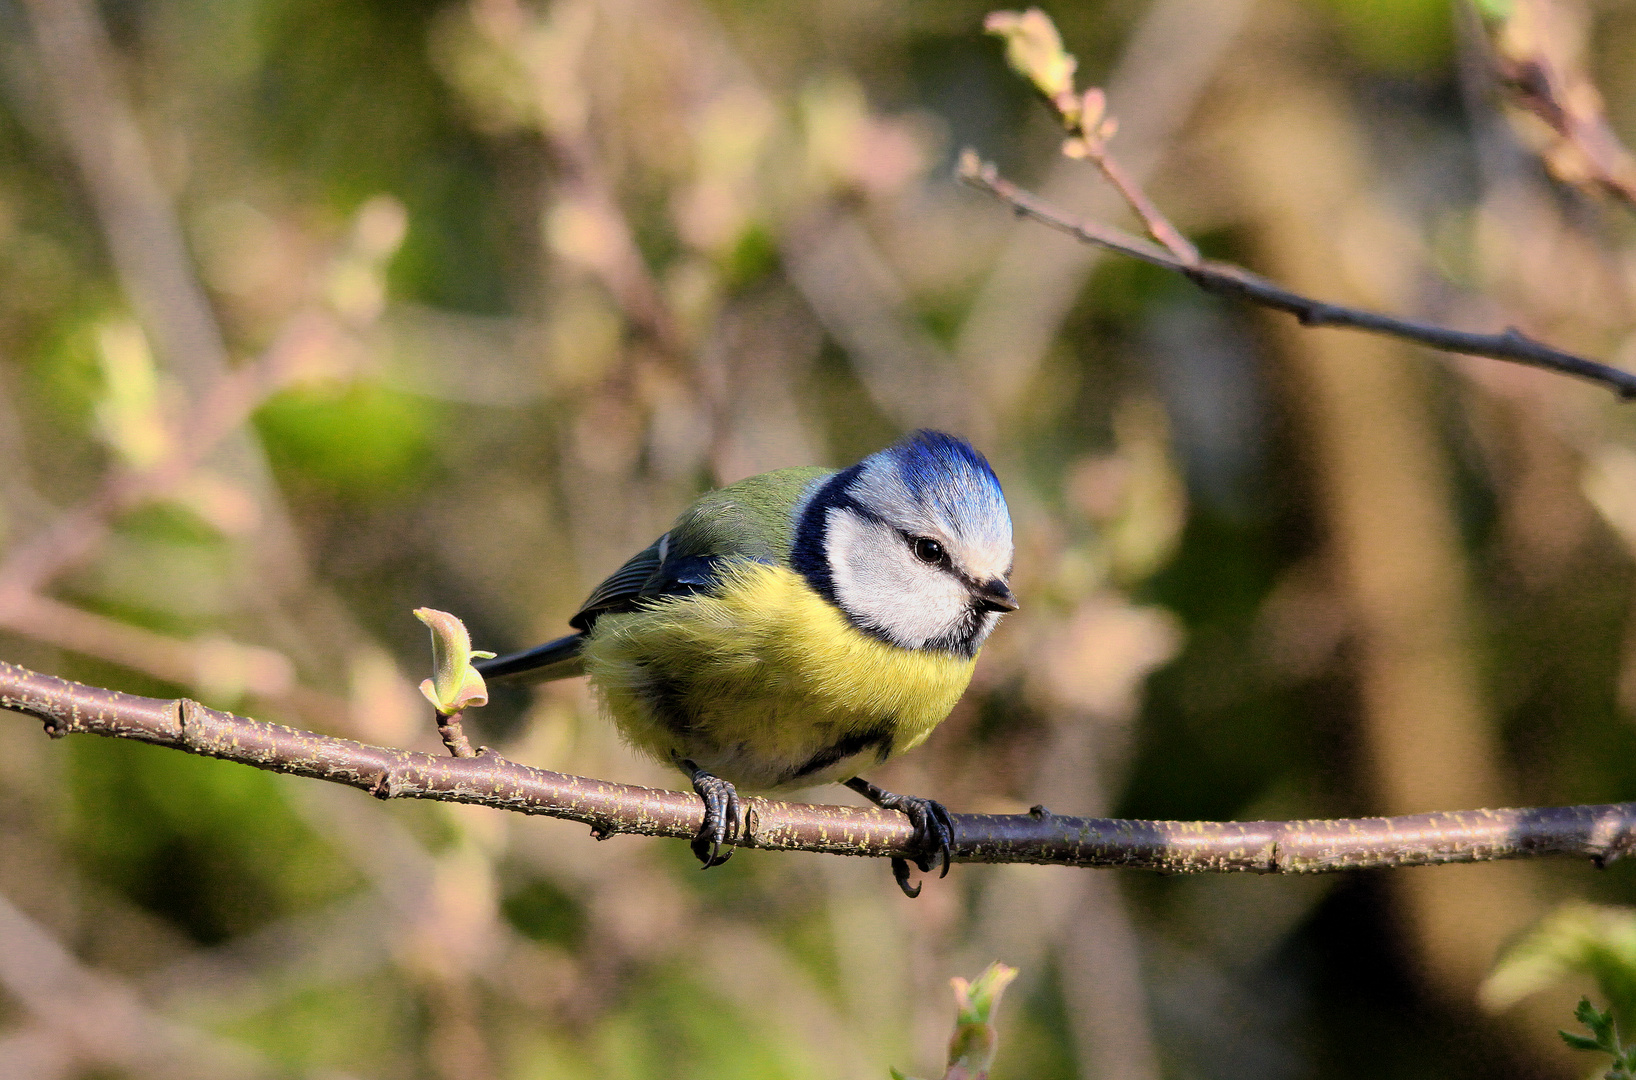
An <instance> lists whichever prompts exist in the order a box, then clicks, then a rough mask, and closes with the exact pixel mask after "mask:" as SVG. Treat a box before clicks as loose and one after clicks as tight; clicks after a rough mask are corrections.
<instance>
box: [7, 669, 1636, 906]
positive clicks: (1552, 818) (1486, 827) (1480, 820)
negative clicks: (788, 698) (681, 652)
mask: <svg viewBox="0 0 1636 1080" xmlns="http://www.w3.org/2000/svg"><path fill="white" fill-rule="evenodd" d="M0 707H3V708H7V709H12V710H15V711H17V712H20V713H24V714H27V715H29V716H33V717H35V718H37V719H39V720H42V721H44V723H45V729H46V733H47V734H49V735H51V736H53V737H61V736H63V735H68V734H71V733H76V732H82V733H88V734H93V735H108V736H113V737H116V738H126V739H138V740H140V741H142V742H148V743H154V744H157V745H160V746H168V747H171V748H173V749H177V750H185V751H187V752H188V753H193V754H200V755H203V756H205V757H215V758H222V759H224V760H227V761H236V762H239V763H241V764H245V765H253V766H255V767H256V768H260V769H266V770H268V771H271V772H279V773H288V774H291V775H295V776H308V777H313V778H315V779H319V780H328V781H331V782H332V783H338V784H346V785H348V786H349V787H355V788H358V789H360V790H363V791H367V792H369V793H370V794H372V795H375V796H376V797H378V798H382V799H404V798H407V799H433V800H438V801H443V802H463V803H473V804H476V805H480V806H491V807H495V808H497V809H502V810H514V811H517V812H519V813H525V814H540V815H544V816H547V817H558V818H567V819H569V820H571V821H579V822H582V823H584V824H587V825H589V826H591V831H592V833H593V835H595V836H597V837H599V838H605V837H608V836H611V835H613V834H615V833H637V834H641V835H647V836H670V837H677V838H685V839H692V838H693V836H695V835H696V834H697V833H698V830H699V826H700V824H701V818H702V816H703V815H702V808H701V805H700V801H699V799H698V797H697V796H696V795H694V794H692V793H689V792H680V791H659V790H655V789H652V788H643V787H634V786H631V785H628V784H615V783H610V782H608V781H605V780H593V779H588V778H586V777H581V776H567V775H564V774H562V773H555V772H549V771H547V770H545V769H536V768H533V767H531V766H528V765H521V764H518V763H517V762H514V761H509V760H507V759H506V758H504V757H502V756H500V755H499V754H497V753H495V752H494V751H493V750H488V749H485V750H483V751H482V752H481V753H479V754H477V755H476V756H475V757H469V758H466V757H438V756H435V755H432V754H423V753H417V752H415V751H410V750H397V749H391V748H387V747H380V746H368V745H365V744H363V743H359V742H353V741H352V740H350V739H337V738H331V737H329V736H325V735H319V734H316V733H314V732H310V731H300V730H297V729H295V728H289V727H284V726H282V725H279V724H270V723H267V722H265V721H261V720H251V719H247V718H245V717H240V716H234V715H233V714H231V713H226V712H220V711H218V710H215V709H207V708H205V707H204V706H202V705H200V704H199V703H197V702H195V701H189V700H187V699H185V698H183V699H174V700H165V699H162V698H146V697H136V696H134V695H131V694H123V693H120V692H118V691H115V690H104V689H99V688H97V687H91V686H86V685H83V684H81V683H75V682H70V681H68V680H66V679H59V678H57V677H55V676H52V675H41V674H39V673H37V672H33V671H29V670H28V669H26V668H21V667H17V666H15V665H12V664H6V663H0ZM745 802H746V804H747V813H746V815H745V822H744V828H743V830H742V832H741V836H742V837H743V839H742V840H741V843H742V844H743V846H746V847H757V848H767V849H773V850H781V851H818V852H827V853H830V854H835V855H861V856H868V857H873V858H888V857H904V856H911V857H912V856H913V855H914V854H915V853H916V852H915V849H914V846H913V845H914V836H913V829H912V828H911V826H910V825H909V822H908V819H907V818H905V817H904V816H903V815H901V814H896V813H891V812H889V811H885V810H879V809H873V808H869V809H865V808H862V807H851V806H814V805H809V804H805V803H786V802H776V801H773V800H770V799H761V798H749V799H746V800H745ZM953 817H954V826H955V842H954V858H955V861H957V862H982V863H1051V864H1056V865H1062V866H1126V867H1139V868H1144V869H1149V870H1161V871H1165V872H1169V873H1229V872H1244V871H1247V872H1253V873H1262V874H1305V873H1323V872H1327V871H1334V870H1350V869H1362V868H1369V867H1397V866H1426V865H1433V864H1441V863H1464V862H1487V861H1491V860H1495V859H1519V858H1531V857H1538V856H1543V855H1568V856H1574V857H1578V858H1588V859H1592V860H1594V861H1595V862H1596V863H1597V864H1598V865H1605V864H1606V863H1609V862H1612V861H1613V860H1615V859H1618V858H1620V857H1622V856H1623V855H1625V854H1626V853H1627V852H1628V851H1630V850H1631V849H1632V848H1633V847H1636V803H1615V804H1609V805H1602V806H1564V807H1547V808H1532V809H1516V810H1463V811H1454V812H1446V813H1435V814H1414V815H1410V816H1406V817H1395V818H1353V819H1343V820H1336V821H1246V822H1233V821H1227V822H1211V821H1192V822H1181V821H1121V820H1117V819H1110V818H1079V817H1059V816H1057V815H1055V814H1052V813H1050V812H1049V811H1047V810H1045V808H1044V807H1035V809H1034V810H1033V811H1032V812H1031V813H1028V814H955V815H953Z"/></svg>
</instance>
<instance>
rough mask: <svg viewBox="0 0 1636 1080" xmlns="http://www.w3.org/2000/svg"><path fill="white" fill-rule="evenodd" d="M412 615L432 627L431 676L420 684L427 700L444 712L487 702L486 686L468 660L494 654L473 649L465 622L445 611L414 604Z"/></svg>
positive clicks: (454, 711)
mask: <svg viewBox="0 0 1636 1080" xmlns="http://www.w3.org/2000/svg"><path fill="white" fill-rule="evenodd" d="M415 618H417V619H419V620H420V621H421V622H423V623H425V624H426V625H427V627H428V628H429V629H430V630H431V631H432V677H431V678H430V679H426V680H425V681H423V682H422V683H421V684H420V692H421V693H422V694H425V695H426V700H427V701H430V702H431V703H432V707H433V708H434V709H436V710H437V711H438V712H439V713H441V714H442V715H444V716H452V715H453V714H455V713H457V712H460V711H461V710H462V709H468V708H475V707H479V706H483V705H487V704H488V703H489V691H488V687H487V686H485V685H483V676H481V675H479V674H478V673H477V671H476V669H475V668H473V667H472V666H471V662H472V658H473V657H482V658H485V659H486V658H488V657H491V656H493V655H494V654H493V653H491V652H484V651H481V650H473V649H472V647H471V635H470V634H469V633H467V632H466V624H465V623H463V622H461V621H460V620H459V619H457V618H455V617H454V616H453V615H450V614H449V613H448V612H446V611H438V610H436V609H434V608H416V609H415Z"/></svg>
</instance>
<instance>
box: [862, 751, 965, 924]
mask: <svg viewBox="0 0 1636 1080" xmlns="http://www.w3.org/2000/svg"><path fill="white" fill-rule="evenodd" d="M844 783H845V784H846V786H847V787H849V788H851V789H852V790H853V791H856V792H857V793H858V794H859V795H862V796H863V797H864V798H866V799H868V800H869V801H870V802H872V803H874V804H875V805H876V806H878V807H880V808H881V809H882V810H900V811H902V812H903V813H904V814H906V815H908V818H909V823H910V824H911V825H913V826H914V827H915V838H914V846H915V849H916V850H917V851H918V854H917V855H916V856H915V865H916V866H918V867H920V872H921V873H923V874H929V873H931V872H932V870H933V869H934V868H935V867H936V866H937V864H938V863H939V862H941V863H942V864H943V873H942V874H941V875H940V876H942V877H948V876H949V849H950V847H952V846H953V844H954V820H953V819H952V818H950V817H949V812H948V810H947V809H946V808H945V807H944V806H943V804H942V803H940V802H936V801H935V800H932V799H922V798H920V797H918V796H915V795H894V794H893V793H892V792H890V791H886V790H884V789H882V788H878V787H876V786H875V785H874V784H871V783H870V782H869V781H867V780H865V779H864V778H863V777H861V776H854V777H853V778H852V779H850V780H847V781H844ZM892 876H893V877H894V878H896V879H897V883H898V888H900V889H902V890H903V893H904V895H905V896H907V897H909V898H910V899H911V900H912V899H914V898H915V897H917V896H919V895H920V886H919V885H914V886H911V885H910V884H909V863H908V861H907V860H905V859H903V858H901V857H894V858H893V859H892Z"/></svg>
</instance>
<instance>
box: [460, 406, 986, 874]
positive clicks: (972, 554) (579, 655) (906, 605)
mask: <svg viewBox="0 0 1636 1080" xmlns="http://www.w3.org/2000/svg"><path fill="white" fill-rule="evenodd" d="M1013 552H1014V548H1013V544H1012V538H1011V516H1010V513H1009V512H1008V511H1007V509H1006V502H1005V496H1004V495H1003V494H1002V493H1001V491H1000V482H999V480H998V479H996V478H995V475H994V470H993V469H991V468H990V467H989V464H988V462H987V461H986V460H985V459H984V458H983V456H982V455H981V454H980V453H978V452H977V451H976V450H975V449H973V448H972V446H971V445H970V444H969V443H967V442H965V441H964V440H962V439H958V438H956V437H954V436H952V435H945V434H942V433H940V432H935V431H917V432H914V433H913V434H911V435H908V436H907V437H905V438H903V439H901V440H900V441H898V442H897V443H894V444H893V445H891V446H889V447H887V448H886V449H884V450H881V451H879V452H877V453H875V454H871V455H870V456H869V457H867V458H864V459H863V460H862V461H860V462H859V463H858V464H856V465H853V466H852V467H851V468H849V469H844V470H842V471H840V472H834V471H832V470H828V469H820V468H795V469H780V470H778V471H777V472H770V473H765V474H763V475H761V476H753V477H750V478H749V479H747V480H741V481H739V482H738V483H736V484H731V485H729V486H727V487H724V488H721V489H719V490H716V491H712V492H710V493H708V494H706V495H704V496H703V497H701V498H700V499H699V500H698V501H696V502H695V503H693V505H692V506H690V507H688V508H687V509H686V510H685V511H683V513H682V515H681V516H680V517H678V518H677V519H676V523H675V524H674V525H672V526H671V528H670V531H669V532H667V533H665V534H664V535H663V536H661V537H659V539H658V540H655V541H654V542H653V543H652V544H651V545H650V546H649V547H647V548H646V549H644V550H643V551H641V552H640V553H638V554H637V555H636V556H635V557H633V558H632V559H631V560H630V561H629V562H627V563H626V564H625V565H624V566H622V567H620V568H619V570H618V571H616V572H615V573H614V574H613V576H612V577H610V578H608V580H606V581H604V582H603V583H602V584H601V585H599V586H597V588H596V590H595V591H594V592H592V593H591V596H590V598H589V599H587V600H586V601H585V603H584V604H583V605H581V607H580V609H579V612H578V613H577V614H575V615H574V617H573V618H571V619H569V620H568V624H569V625H570V626H571V627H573V628H574V631H575V632H574V633H571V634H568V635H567V636H565V637H561V638H558V639H556V640H555V641H549V642H547V643H545V644H544V645H540V646H538V647H536V648H533V649H530V650H528V651H526V652H521V653H517V654H514V655H511V656H503V657H499V658H498V659H492V660H486V661H483V662H480V663H478V664H477V665H476V667H477V670H478V671H479V672H480V673H481V674H482V675H483V677H484V678H485V679H492V678H500V679H504V678H507V677H515V676H525V677H528V678H530V679H560V678H571V677H573V676H576V675H581V674H584V675H589V676H590V679H591V683H592V684H593V686H594V687H595V688H596V690H597V692H598V693H599V695H600V697H601V699H602V701H603V702H604V704H605V706H606V708H607V711H608V712H609V713H610V714H611V715H612V717H613V719H614V721H615V722H616V723H617V724H618V726H619V729H620V731H621V732H622V733H623V734H624V736H625V738H626V739H627V740H628V741H629V742H630V743H631V745H632V746H634V747H636V748H637V749H638V750H641V751H643V752H645V753H647V754H649V755H651V756H652V757H654V758H656V759H657V760H659V761H661V762H665V763H667V764H672V765H674V766H676V767H677V768H679V769H680V770H681V771H682V772H684V773H686V774H687V776H688V778H689V779H690V780H691V781H692V784H693V790H694V791H696V792H697V793H698V794H699V797H700V798H701V799H703V801H704V809H705V813H704V823H703V825H702V826H701V828H700V830H699V833H698V835H697V836H696V837H695V838H694V841H693V853H694V854H695V855H697V856H698V857H699V860H700V861H701V862H703V863H704V865H705V868H707V869H708V868H709V867H711V866H717V865H719V864H721V863H723V862H726V861H727V858H728V856H729V855H731V853H732V847H731V845H732V844H733V843H734V842H735V841H736V840H737V838H738V832H739V820H740V814H739V800H738V789H739V788H744V789H747V790H751V791H773V790H777V789H780V788H793V787H806V786H809V785H813V784H819V783H826V782H832V781H843V782H844V783H845V784H846V785H847V786H848V787H850V788H852V789H853V790H854V791H857V792H859V793H860V794H862V795H864V796H865V797H866V798H868V799H870V800H871V801H872V802H874V803H875V804H876V805H878V806H881V807H884V808H886V809H891V810H899V811H902V812H903V813H904V814H906V815H907V816H908V817H909V820H910V821H911V823H912V824H913V825H914V829H915V850H916V851H917V853H918V854H917V855H916V857H915V862H916V864H917V865H918V866H919V867H920V869H921V871H922V872H930V871H931V870H932V869H933V868H934V867H935V866H936V864H937V863H938V862H939V861H941V863H942V865H943V873H944V874H945V875H946V874H947V873H948V868H949V849H950V844H951V843H952V842H953V825H952V822H951V820H950V818H949V814H948V811H947V810H945V809H944V808H943V806H942V805H941V804H939V803H937V802H934V801H932V800H930V799H923V798H917V797H914V796H907V795H895V794H892V793H891V792H888V791H883V790H881V789H880V788H878V787H876V786H875V785H873V784H871V783H869V782H868V781H867V780H864V779H862V778H861V777H859V776H858V772H859V771H860V770H862V769H866V768H868V767H870V766H872V765H877V764H880V763H883V762H885V761H886V760H887V759H888V758H891V757H893V756H895V755H897V754H900V753H903V752H904V751H906V750H911V749H913V748H914V747H916V746H918V745H920V743H922V742H923V741H925V739H926V737H927V736H928V735H930V734H931V731H932V729H933V728H934V727H936V726H937V725H938V724H939V723H940V722H941V721H942V720H943V718H944V717H946V716H948V714H949V711H950V710H951V709H952V708H953V707H954V703H955V702H956V701H957V700H958V699H959V697H960V695H961V694H962V693H963V692H964V691H965V689H966V684H967V683H968V682H969V681H970V680H971V674H972V669H973V667H974V666H975V664H976V658H977V652H978V650H979V649H980V648H981V647H982V645H983V641H984V640H985V639H986V638H987V637H988V635H989V633H990V631H992V630H993V629H994V626H995V624H996V623H997V622H998V621H999V618H1000V616H1001V615H1002V614H1004V613H1005V612H1008V611H1015V610H1017V601H1016V599H1015V598H1014V597H1013V596H1012V593H1011V588H1010V585H1009V583H1008V579H1009V577H1010V575H1011V568H1012V559H1013ZM724 845H725V846H727V851H726V853H725V854H724V853H723V852H722V848H723V846H724ZM892 870H893V874H894V876H895V877H896V878H897V881H898V884H899V885H900V886H901V887H902V888H903V890H904V892H906V893H908V895H910V896H915V895H917V894H918V893H919V892H920V886H919V885H915V886H913V887H912V888H911V887H910V885H909V868H908V863H907V862H906V861H905V860H904V859H901V858H899V859H894V860H893V862H892Z"/></svg>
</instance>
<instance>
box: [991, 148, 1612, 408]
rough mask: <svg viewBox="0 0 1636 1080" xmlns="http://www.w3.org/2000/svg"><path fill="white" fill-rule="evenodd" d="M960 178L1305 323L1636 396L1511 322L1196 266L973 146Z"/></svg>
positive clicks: (1072, 232)
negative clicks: (1083, 214)
mask: <svg viewBox="0 0 1636 1080" xmlns="http://www.w3.org/2000/svg"><path fill="white" fill-rule="evenodd" d="M959 177H960V179H961V180H963V181H964V182H965V183H967V184H969V185H971V186H972V187H974V188H976V189H977V190H979V191H985V192H987V193H988V194H990V195H992V196H994V197H995V198H996V199H999V200H1000V201H1001V202H1003V203H1005V204H1006V205H1008V206H1010V207H1011V209H1012V210H1013V211H1014V212H1015V213H1016V214H1017V215H1018V216H1020V217H1027V218H1032V219H1033V220H1035V221H1038V222H1040V223H1041V224H1042V225H1048V226H1050V227H1051V228H1053V229H1056V230H1058V231H1059V232H1064V233H1067V234H1068V235H1069V236H1072V237H1075V238H1077V239H1079V240H1083V241H1085V242H1086V243H1089V244H1096V245H1098V246H1099V247H1104V248H1107V249H1108V250H1109V251H1114V252H1118V253H1119V254H1121V255H1129V256H1130V257H1132V258H1135V259H1141V260H1142V261H1143V262H1147V263H1151V264H1153V265H1154V266H1160V267H1163V268H1164V269H1166V270H1174V271H1175V272H1176V273H1178V274H1182V275H1184V276H1186V277H1187V278H1188V279H1190V280H1191V281H1192V282H1193V284H1195V285H1197V286H1198V287H1199V288H1201V289H1204V290H1205V291H1207V292H1212V293H1217V294H1220V295H1223V296H1237V297H1239V298H1241V299H1244V300H1248V301H1250V302H1251V303H1254V304H1260V305H1261V306H1262V307H1268V308H1272V309H1274V310H1276V311H1287V312H1289V313H1290V314H1291V315H1294V316H1295V317H1296V319H1298V320H1299V321H1300V323H1301V325H1302V326H1334V327H1340V328H1346V329H1353V330H1362V331H1364V332H1365V333H1370V334H1382V335H1385V336H1387V337H1395V338H1401V339H1403V340H1405V341H1413V342H1417V343H1419V344H1421V345H1429V346H1431V347H1432V348H1434V349H1442V350H1444V351H1446V352H1452V353H1462V354H1465V355H1467V356H1486V357H1489V358H1491V359H1494V360H1509V361H1511V362H1513V363H1518V364H1527V365H1528V366H1530V367H1537V368H1544V369H1545V370H1546V371H1555V372H1558V373H1560V374H1564V375H1574V376H1577V377H1579V378H1581V379H1586V380H1589V381H1590V382H1594V383H1597V384H1599V385H1602V386H1605V387H1607V388H1608V389H1610V390H1612V391H1613V392H1614V393H1616V394H1618V395H1619V397H1620V398H1621V399H1623V400H1627V401H1628V400H1630V399H1631V398H1636V374H1632V373H1631V372H1628V371H1621V370H1620V369H1618V368H1615V367H1609V366H1608V365H1607V364H1600V363H1597V362H1596V361H1594V360H1587V359H1585V358H1584V357H1582V356H1575V355H1574V354H1573V353H1567V352H1563V351H1562V350H1560V349H1553V348H1552V347H1551V346H1549V345H1546V344H1544V343H1543V342H1539V341H1535V340H1534V339H1533V338H1530V337H1528V336H1527V335H1526V334H1524V333H1522V331H1520V330H1518V329H1516V328H1515V327H1511V328H1508V329H1506V330H1505V331H1504V332H1502V333H1498V334H1473V333H1468V332H1466V331H1463V330H1451V329H1449V328H1448V327H1444V326H1437V325H1435V324H1433V323H1423V322H1415V321H1414V320H1411V319H1399V318H1395V317H1393V316H1391V315H1382V314H1380V313H1378V312H1373V311H1365V310H1363V309H1361V308H1352V307H1345V306H1343V305H1341V304H1331V303H1327V302H1325V301H1322V300H1315V299H1313V298H1311V297H1309V296H1302V295H1301V294H1300V293H1294V292H1291V291H1289V290H1288V289H1286V288H1284V287H1282V286H1280V285H1277V284H1274V283H1273V282H1271V281H1268V280H1267V279H1266V278H1263V277H1260V276H1258V275H1256V274H1253V273H1251V272H1250V271H1248V270H1246V269H1244V268H1243V267H1241V266H1235V265H1233V264H1232V263H1223V262H1216V261H1214V260H1204V261H1201V262H1199V263H1197V264H1196V265H1194V264H1188V263H1186V262H1184V261H1183V260H1181V259H1179V258H1177V257H1176V256H1175V255H1174V254H1172V253H1171V252H1169V251H1167V250H1165V249H1164V248H1162V247H1160V246H1159V245H1157V244H1154V243H1151V242H1149V241H1147V240H1143V239H1142V238H1141V237H1139V236H1133V235H1131V234H1130V233H1127V232H1125V231H1124V230H1122V229H1116V228H1113V227H1111V226H1107V225H1099V224H1095V223H1092V222H1085V221H1077V220H1075V219H1073V218H1071V217H1069V216H1068V215H1067V214H1064V213H1063V212H1062V211H1060V210H1057V209H1056V208H1055V207H1052V206H1049V205H1047V204H1046V203H1044V202H1042V201H1041V200H1040V199H1038V198H1037V197H1035V196H1034V195H1032V194H1030V193H1029V192H1027V191H1025V190H1023V189H1022V188H1020V187H1018V186H1017V185H1015V184H1013V183H1011V182H1010V181H1009V180H1006V179H1004V178H1003V177H1001V176H1000V174H999V171H998V170H997V169H996V168H995V167H994V166H993V165H991V164H988V163H986V162H984V161H982V160H981V159H979V158H978V157H977V155H976V154H975V153H974V152H972V151H970V150H968V151H966V152H965V153H964V154H962V155H961V158H960V168H959Z"/></svg>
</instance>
